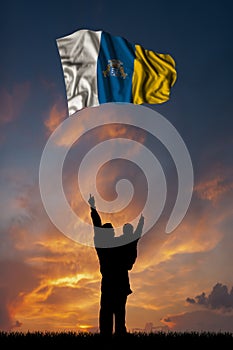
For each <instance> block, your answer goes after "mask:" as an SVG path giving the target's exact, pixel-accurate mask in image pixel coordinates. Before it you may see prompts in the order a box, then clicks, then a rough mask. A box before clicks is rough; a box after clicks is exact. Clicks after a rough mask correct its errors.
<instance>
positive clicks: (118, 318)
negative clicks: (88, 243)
mask: <svg viewBox="0 0 233 350" xmlns="http://www.w3.org/2000/svg"><path fill="white" fill-rule="evenodd" d="M88 202H89V204H90V207H91V218H92V222H93V226H94V243H95V248H96V252H97V255H98V258H99V263H100V273H101V275H102V279H101V298H100V312H99V328H100V334H102V335H106V336H110V335H112V332H113V317H114V316H115V334H116V335H125V334H126V333H127V330H126V325H125V316H126V301H127V297H128V295H129V294H131V293H132V290H131V288H130V282H129V274H128V270H131V269H132V267H133V264H134V262H135V260H136V257H137V242H138V240H139V238H140V237H141V234H142V228H143V224H144V218H143V216H141V218H140V220H139V223H138V226H137V229H136V230H135V232H133V226H132V225H131V224H125V225H124V227H123V235H122V236H120V237H115V231H114V228H113V226H112V224H111V223H105V224H102V221H101V218H100V216H99V214H98V212H97V210H96V207H95V199H94V197H93V196H91V195H90V198H89V200H88ZM135 234H136V235H135ZM134 235H135V236H134ZM134 238H135V239H134Z"/></svg>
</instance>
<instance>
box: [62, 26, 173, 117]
mask: <svg viewBox="0 0 233 350" xmlns="http://www.w3.org/2000/svg"><path fill="white" fill-rule="evenodd" d="M56 42H57V47H58V51H59V55H60V59H61V64H62V69H63V74H64V80H65V87H66V94H67V101H68V110H69V115H71V114H73V113H75V112H76V111H77V110H80V109H82V108H84V107H90V106H98V105H100V104H102V103H107V102H128V103H135V104H142V103H149V104H157V103H163V102H165V101H167V100H168V99H169V97H170V89H171V87H172V86H173V85H174V83H175V81H176V70H175V62H174V59H173V58H172V57H171V56H170V55H169V54H161V53H155V52H153V51H150V50H146V49H144V48H143V47H142V46H140V45H134V44H131V43H129V42H128V41H127V40H126V39H124V38H122V37H119V36H113V35H111V34H109V33H107V32H104V31H91V30H84V29H83V30H79V31H76V32H74V33H72V34H70V35H68V36H65V37H62V38H58V39H57V40H56Z"/></svg>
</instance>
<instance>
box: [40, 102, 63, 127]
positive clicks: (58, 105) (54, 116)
mask: <svg viewBox="0 0 233 350" xmlns="http://www.w3.org/2000/svg"><path fill="white" fill-rule="evenodd" d="M66 116H67V108H66V107H65V106H64V101H63V99H61V98H60V99H58V101H56V102H55V104H54V105H53V106H52V107H51V109H50V111H49V117H48V118H47V119H46V120H45V122H44V124H45V126H46V128H47V131H48V132H49V133H52V132H53V131H54V130H55V129H56V128H57V127H58V125H60V124H61V123H62V121H63V120H64V119H65V118H66Z"/></svg>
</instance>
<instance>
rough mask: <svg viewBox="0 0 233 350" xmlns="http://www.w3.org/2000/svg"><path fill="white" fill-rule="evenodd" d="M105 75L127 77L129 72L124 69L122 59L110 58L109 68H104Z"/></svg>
mask: <svg viewBox="0 0 233 350" xmlns="http://www.w3.org/2000/svg"><path fill="white" fill-rule="evenodd" d="M103 75H104V77H105V78H106V77H108V76H111V77H117V78H118V77H120V78H123V79H125V78H126V77H127V75H128V74H127V73H125V71H124V67H123V62H121V61H120V60H116V59H112V60H108V65H107V68H106V69H105V70H103Z"/></svg>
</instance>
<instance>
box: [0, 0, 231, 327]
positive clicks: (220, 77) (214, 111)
mask: <svg viewBox="0 0 233 350" xmlns="http://www.w3.org/2000/svg"><path fill="white" fill-rule="evenodd" d="M232 16H233V4H232V2H230V1H227V0H223V1H221V2H219V1H213V2H211V3H210V2H208V1H200V0H196V1H183V0H181V1H171V0H168V1H166V2H163V1H157V0H153V1H152V0H148V1H144V2H142V3H137V2H135V4H134V5H133V2H132V1H129V0H124V1H121V0H119V1H117V2H109V1H105V0H103V1H94V0H93V1H88V0H86V1H78V0H76V1H70V0H67V1H57V2H53V1H51V2H48V1H47V2H46V1H34V2H33V1H8V2H4V3H3V4H2V5H1V11H0V17H1V18H0V29H1V58H0V63H1V64H0V126H1V128H0V159H1V167H0V198H1V202H0V205H1V207H0V235H1V238H0V242H1V243H0V330H7V331H9V330H20V331H28V330H30V331H34V330H49V331H51V330H55V331H63V330H75V331H82V330H84V331H85V330H92V331H94V330H96V329H97V327H98V312H99V298H100V278H101V276H100V273H99V265H98V260H97V256H96V252H95V249H94V248H93V247H92V246H88V245H84V244H80V243H79V242H76V241H74V240H72V239H70V238H68V237H67V236H66V235H64V234H63V232H61V231H59V229H58V228H57V227H56V226H55V225H54V224H53V222H52V221H51V220H50V218H49V216H48V215H47V212H46V210H45V208H44V206H43V202H42V199H41V194H40V188H39V166H40V160H41V156H42V152H43V149H44V147H45V144H46V142H47V140H48V138H49V137H50V135H51V134H52V132H53V131H54V130H55V129H56V127H58V126H59V125H60V124H61V123H62V122H63V121H64V120H65V119H66V118H69V117H68V110H67V102H66V92H65V85H64V79H63V74H62V67H61V61H60V57H59V53H58V49H57V46H56V39H57V38H59V37H63V36H66V35H68V34H70V33H72V32H74V31H76V30H79V29H91V30H104V31H107V32H109V33H111V34H113V35H118V36H122V37H124V38H126V39H127V40H128V41H130V42H131V43H135V44H140V45H142V46H143V47H145V48H146V49H150V50H153V51H155V52H158V53H168V54H170V55H171V56H172V57H173V58H174V60H175V62H176V69H177V81H176V83H175V85H174V86H173V87H172V90H171V97H170V99H169V101H167V102H165V103H163V104H161V105H150V106H149V105H147V106H145V107H147V108H151V109H153V110H154V111H157V112H159V113H160V114H161V115H163V116H164V117H165V118H166V119H167V120H168V121H169V122H170V123H171V124H172V125H173V126H174V127H175V128H176V130H177V131H178V132H179V134H180V136H181V137H182V139H183V140H184V142H185V144H186V147H187V149H188V151H189V153H190V157H191V160H192V164H193V172H194V189H193V196H192V200H191V203H190V206H189V208H188V211H187V214H186V215H185V217H184V219H183V220H182V222H181V223H180V225H179V226H178V227H177V228H176V229H175V230H174V231H173V232H172V233H171V234H166V233H165V226H166V223H167V221H168V217H169V213H170V210H171V204H172V203H174V198H175V193H176V191H177V179H176V178H175V179H174V174H175V173H174V167H172V165H171V163H172V162H171V159H169V157H168V155H167V154H165V152H163V149H162V148H161V147H160V146H159V145H158V143H156V141H154V140H152V139H151V136H149V135H145V133H143V132H139V131H138V130H136V129H134V128H133V127H132V128H124V127H123V126H122V127H103V128H102V129H96V130H95V132H94V133H93V134H92V135H86V136H84V137H83V138H82V140H81V141H80V142H79V143H78V144H76V145H75V146H74V147H73V149H72V152H70V154H69V155H68V156H67V160H66V162H65V164H64V173H65V175H64V189H65V193H66V195H67V198H68V201H69V203H70V205H71V207H72V208H73V209H74V211H76V213H77V214H78V215H80V216H81V217H82V219H83V220H84V221H86V222H88V223H90V217H89V208H88V205H87V203H85V202H84V201H83V200H82V199H81V197H80V193H79V191H78V189H77V182H76V177H77V164H78V162H80V159H81V157H82V156H83V155H85V152H87V150H88V149H90V148H91V147H92V146H93V145H95V144H96V143H98V142H100V141H103V140H105V139H108V138H114V137H121V138H124V137H127V138H129V139H137V140H139V141H140V142H141V143H143V144H144V145H145V146H146V147H148V148H151V150H153V152H154V153H155V154H156V155H157V157H158V158H159V159H160V160H161V164H162V165H163V166H164V167H165V168H166V171H165V174H166V177H167V186H168V191H167V196H168V197H167V202H166V207H165V210H164V211H163V213H162V215H161V217H160V218H159V220H158V221H157V223H156V224H155V225H154V227H153V228H152V229H151V230H150V231H149V232H148V233H147V234H145V235H144V236H143V237H142V238H141V240H140V241H139V245H138V259H137V261H136V263H135V265H134V267H133V269H132V271H131V272H130V281H131V288H132V290H133V293H132V294H131V295H130V296H129V298H128V303H127V328H128V329H130V330H135V329H141V330H143V329H144V327H145V325H146V324H148V323H152V324H153V326H154V329H163V330H169V329H170V330H179V331H186V330H188V331H192V330H206V331H219V330H221V331H230V332H233V273H232V266H233V254H232V252H233V236H232V227H233V136H232V135H233V118H232V116H233V89H232V85H231V84H232V81H233V71H232V68H231V61H232V55H233V45H232V36H233V24H232ZM85 113H86V117H87V118H91V116H92V115H91V112H90V113H89V110H88V111H86V112H85ZM106 117H107V116H106ZM134 151H135V152H136V151H137V150H134ZM129 156H130V155H129ZM170 165H171V166H170ZM90 171H91V170H90ZM90 175H91V174H87V183H86V185H85V186H86V187H85V189H86V191H87V193H89V192H88V181H91V180H90V179H91V177H90ZM122 175H124V176H126V177H127V178H128V179H129V180H130V181H132V184H133V185H134V191H135V195H134V198H133V201H132V205H131V206H130V208H128V211H127V212H126V213H123V214H122V216H121V215H119V216H114V215H112V216H111V215H106V217H104V219H106V220H108V219H109V220H112V221H113V223H114V225H122V224H123V223H124V220H125V218H127V219H128V218H129V217H130V216H132V215H134V213H135V212H136V213H137V215H138V214H140V210H141V209H142V202H143V201H144V200H145V198H144V195H145V189H146V184H145V178H144V177H143V174H141V173H140V171H139V170H138V168H136V167H133V165H132V164H131V167H130V168H129V169H128V165H127V164H126V163H125V161H120V160H119V161H115V162H113V163H112V164H108V166H107V167H106V168H103V169H101V171H100V172H99V174H98V186H99V189H100V192H101V193H102V195H103V196H104V197H105V199H106V200H108V201H111V200H113V199H114V193H115V192H114V186H115V184H116V181H117V179H119V178H121V176H122ZM89 183H90V182H89ZM87 199H88V198H87ZM97 205H98V203H97ZM145 219H146V218H145ZM78 229H79V227H78V226H77V230H78ZM90 230H92V228H91V226H90ZM89 233H90V232H89ZM156 327H158V328H156Z"/></svg>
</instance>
